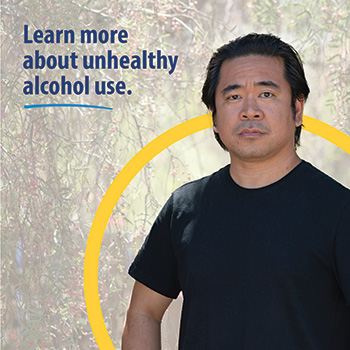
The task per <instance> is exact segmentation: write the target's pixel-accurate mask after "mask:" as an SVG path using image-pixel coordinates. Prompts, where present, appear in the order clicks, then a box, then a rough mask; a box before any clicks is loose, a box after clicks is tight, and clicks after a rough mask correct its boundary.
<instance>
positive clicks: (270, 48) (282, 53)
mask: <svg viewBox="0 0 350 350" xmlns="http://www.w3.org/2000/svg"><path fill="white" fill-rule="evenodd" d="M249 55H261V56H270V57H281V58H282V59H283V62H284V76H285V78H286V80H287V81H288V83H289V85H290V87H291V91H292V101H291V107H292V110H293V112H294V114H295V102H296V100H297V99H298V100H302V99H303V100H304V101H306V100H307V97H308V95H309V92H310V89H309V86H308V84H307V81H306V78H305V73H304V69H303V64H302V61H301V58H300V56H299V54H298V52H297V51H296V50H295V49H294V48H293V47H292V46H291V45H289V44H286V43H285V42H283V41H282V40H281V39H280V38H278V37H276V36H274V35H272V34H256V33H251V34H248V35H245V36H241V37H239V38H237V39H236V40H233V41H230V42H229V43H228V44H226V45H224V46H222V47H220V48H219V49H218V50H217V51H216V52H215V53H214V54H213V56H212V58H211V59H210V61H209V64H208V67H207V77H206V80H205V82H204V85H203V89H202V101H203V102H204V104H205V105H206V106H207V108H208V109H210V110H211V111H212V116H213V122H214V123H215V116H216V106H215V91H216V88H217V86H218V84H219V80H220V70H221V66H222V64H223V62H224V61H226V60H232V59H234V58H238V57H245V56H249ZM300 133H301V126H298V127H296V128H295V133H294V145H295V147H297V146H299V145H300ZM214 134H215V138H216V139H217V141H218V142H219V144H220V145H221V147H222V148H224V149H225V150H227V148H226V146H225V145H224V144H223V142H222V141H221V139H220V136H219V134H218V133H216V132H214Z"/></svg>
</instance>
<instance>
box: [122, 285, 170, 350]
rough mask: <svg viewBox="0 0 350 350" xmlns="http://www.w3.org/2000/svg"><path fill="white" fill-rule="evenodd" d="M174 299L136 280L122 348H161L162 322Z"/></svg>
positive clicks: (143, 349) (127, 349) (142, 349)
mask: <svg viewBox="0 0 350 350" xmlns="http://www.w3.org/2000/svg"><path fill="white" fill-rule="evenodd" d="M172 300H173V299H171V298H168V297H165V296H163V295H161V294H159V293H157V292H155V291H153V290H152V289H150V288H148V287H146V286H145V285H143V284H141V283H139V282H137V281H136V282H135V285H134V289H133V292H132V296H131V301H130V306H129V309H128V312H127V317H126V322H125V327H124V331H123V338H122V350H160V349H161V345H160V340H161V339H160V323H161V321H162V317H163V315H164V312H165V310H166V309H167V308H168V306H169V305H170V303H171V302H172Z"/></svg>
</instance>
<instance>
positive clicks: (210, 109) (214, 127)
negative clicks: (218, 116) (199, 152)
mask: <svg viewBox="0 0 350 350" xmlns="http://www.w3.org/2000/svg"><path fill="white" fill-rule="evenodd" d="M209 111H210V113H211V115H212V116H211V118H212V120H213V130H214V131H215V132H216V133H217V132H218V129H217V128H216V125H215V117H213V109H212V108H209Z"/></svg>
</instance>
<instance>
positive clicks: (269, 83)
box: [254, 80, 281, 90]
mask: <svg viewBox="0 0 350 350" xmlns="http://www.w3.org/2000/svg"><path fill="white" fill-rule="evenodd" d="M254 86H270V87H274V88H276V89H278V90H281V88H280V87H279V85H277V84H276V83H275V82H273V81H272V80H262V81H258V82H257V83H254Z"/></svg>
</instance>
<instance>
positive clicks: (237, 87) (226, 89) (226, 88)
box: [221, 84, 242, 94]
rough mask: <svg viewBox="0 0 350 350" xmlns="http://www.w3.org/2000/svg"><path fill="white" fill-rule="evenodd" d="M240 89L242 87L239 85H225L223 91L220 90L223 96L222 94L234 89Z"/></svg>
mask: <svg viewBox="0 0 350 350" xmlns="http://www.w3.org/2000/svg"><path fill="white" fill-rule="evenodd" d="M241 87H242V85H240V84H231V85H227V86H226V87H225V88H224V89H223V90H221V93H222V94H224V93H226V92H228V91H231V90H236V89H239V88H241Z"/></svg>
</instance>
